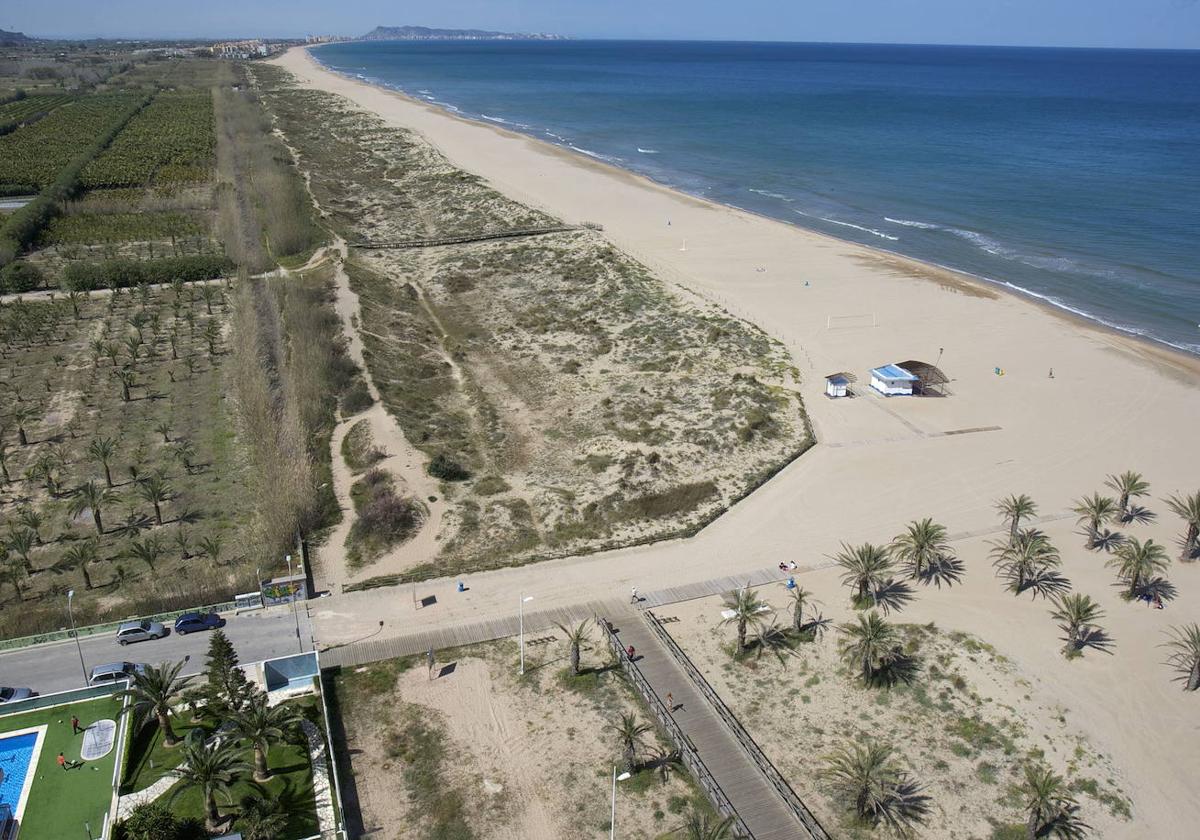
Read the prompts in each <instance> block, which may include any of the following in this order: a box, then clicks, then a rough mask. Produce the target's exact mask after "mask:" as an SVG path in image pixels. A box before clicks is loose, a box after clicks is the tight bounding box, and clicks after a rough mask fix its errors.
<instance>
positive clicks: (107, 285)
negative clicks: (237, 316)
mask: <svg viewBox="0 0 1200 840" xmlns="http://www.w3.org/2000/svg"><path fill="white" fill-rule="evenodd" d="M233 269H234V264H233V260H231V259H229V258H228V257H225V256H218V255H213V254H193V255H190V256H186V257H165V258H163V259H161V260H128V259H118V260H104V261H102V262H74V263H70V264H69V265H68V266H67V267H66V268H65V269H63V274H62V286H63V288H65V289H68V290H72V291H77V292H88V291H92V290H93V289H115V288H118V287H121V288H124V287H126V286H141V285H143V284H146V283H170V282H172V281H175V280H182V281H183V282H185V283H187V282H191V281H193V280H212V279H213V278H216V277H223V276H224V275H226V274H230V273H231V272H232V271H233Z"/></svg>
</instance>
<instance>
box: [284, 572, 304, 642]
mask: <svg viewBox="0 0 1200 840" xmlns="http://www.w3.org/2000/svg"><path fill="white" fill-rule="evenodd" d="M287 564H288V577H289V578H291V577H292V555H290V554H289V555H287ZM288 586H289V587H291V586H293V584H292V583H291V581H290V580H289V582H288ZM291 598H292V617H293V618H295V619H296V643H297V644H298V645H300V652H301V653H304V640H303V639H302V638H300V613H299V612H297V611H296V590H295V589H292V590H291Z"/></svg>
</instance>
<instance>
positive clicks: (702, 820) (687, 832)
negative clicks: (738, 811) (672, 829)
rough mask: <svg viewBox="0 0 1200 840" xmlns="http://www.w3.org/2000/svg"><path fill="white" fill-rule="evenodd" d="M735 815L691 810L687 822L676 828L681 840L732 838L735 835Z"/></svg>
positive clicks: (723, 839) (721, 839)
mask: <svg viewBox="0 0 1200 840" xmlns="http://www.w3.org/2000/svg"><path fill="white" fill-rule="evenodd" d="M732 832H733V817H721V816H709V815H708V814H705V813H701V812H700V811H691V812H690V813H689V814H688V818H687V822H685V823H684V824H683V825H681V826H680V827H679V828H678V829H676V834H677V835H678V836H679V837H680V838H681V840H730V838H732V837H733V834H732Z"/></svg>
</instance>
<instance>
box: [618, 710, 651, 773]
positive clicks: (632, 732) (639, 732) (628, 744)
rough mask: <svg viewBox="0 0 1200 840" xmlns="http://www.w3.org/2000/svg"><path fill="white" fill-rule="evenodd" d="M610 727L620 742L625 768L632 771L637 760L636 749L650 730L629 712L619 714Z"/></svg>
mask: <svg viewBox="0 0 1200 840" xmlns="http://www.w3.org/2000/svg"><path fill="white" fill-rule="evenodd" d="M612 728H613V732H614V733H616V736H617V739H618V740H619V741H620V742H621V749H622V751H623V754H624V756H625V770H626V771H627V772H629V773H632V772H633V771H634V765H635V762H636V761H637V751H638V749H639V748H640V747H643V746H645V736H646V734H647V733H649V732H650V727H649V725H647V724H645V723H642V722H641V721H640V720H638V716H637V715H636V714H634V713H633V712H629V713H628V714H623V715H621V717H620V718H619V719H618V720H617V722H616V723H614V724H613V725H612Z"/></svg>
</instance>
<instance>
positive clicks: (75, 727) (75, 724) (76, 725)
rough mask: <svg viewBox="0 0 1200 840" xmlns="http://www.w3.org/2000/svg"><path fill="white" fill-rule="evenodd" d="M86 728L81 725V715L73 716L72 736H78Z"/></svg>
mask: <svg viewBox="0 0 1200 840" xmlns="http://www.w3.org/2000/svg"><path fill="white" fill-rule="evenodd" d="M83 731H84V728H83V727H82V726H80V725H79V715H71V734H72V735H78V734H79V733H80V732H83Z"/></svg>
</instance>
